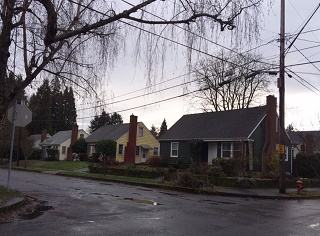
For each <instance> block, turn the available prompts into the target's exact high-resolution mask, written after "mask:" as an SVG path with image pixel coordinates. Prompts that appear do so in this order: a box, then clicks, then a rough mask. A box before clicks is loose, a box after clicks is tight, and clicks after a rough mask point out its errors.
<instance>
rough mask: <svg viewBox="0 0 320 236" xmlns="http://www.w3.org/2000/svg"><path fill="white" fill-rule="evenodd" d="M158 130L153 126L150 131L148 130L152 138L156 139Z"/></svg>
mask: <svg viewBox="0 0 320 236" xmlns="http://www.w3.org/2000/svg"><path fill="white" fill-rule="evenodd" d="M158 130H159V129H158V128H156V127H155V126H154V125H152V126H151V129H150V132H151V133H152V135H153V136H154V137H158V135H159V131H158Z"/></svg>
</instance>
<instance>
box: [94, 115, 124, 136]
mask: <svg viewBox="0 0 320 236" xmlns="http://www.w3.org/2000/svg"><path fill="white" fill-rule="evenodd" d="M122 123H123V120H122V116H121V115H120V114H119V113H117V112H114V113H113V114H111V116H110V115H109V113H106V112H105V111H104V110H103V111H102V112H101V115H100V116H98V115H95V117H94V118H93V119H92V120H91V121H90V126H89V129H90V133H92V132H94V131H96V130H97V129H99V128H100V127H102V126H104V125H118V124H122Z"/></svg>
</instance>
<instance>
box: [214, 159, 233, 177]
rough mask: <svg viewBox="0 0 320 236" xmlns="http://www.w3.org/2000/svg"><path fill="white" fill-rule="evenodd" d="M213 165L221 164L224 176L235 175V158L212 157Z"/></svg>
mask: <svg viewBox="0 0 320 236" xmlns="http://www.w3.org/2000/svg"><path fill="white" fill-rule="evenodd" d="M212 165H213V166H221V168H222V170H223V172H224V173H225V174H226V176H230V177H232V176H235V169H236V168H235V165H236V160H235V159H234V158H214V159H213V160H212Z"/></svg>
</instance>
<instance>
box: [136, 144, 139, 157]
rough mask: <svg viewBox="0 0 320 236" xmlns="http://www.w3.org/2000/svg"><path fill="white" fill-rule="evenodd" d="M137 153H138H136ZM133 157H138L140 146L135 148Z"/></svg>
mask: <svg viewBox="0 0 320 236" xmlns="http://www.w3.org/2000/svg"><path fill="white" fill-rule="evenodd" d="M137 151H138V152H137ZM135 155H136V156H137V157H138V156H140V146H136V150H135Z"/></svg>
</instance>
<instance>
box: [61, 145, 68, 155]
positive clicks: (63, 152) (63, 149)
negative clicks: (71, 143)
mask: <svg viewBox="0 0 320 236" xmlns="http://www.w3.org/2000/svg"><path fill="white" fill-rule="evenodd" d="M66 153H67V147H66V146H62V149H61V154H62V155H66Z"/></svg>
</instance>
